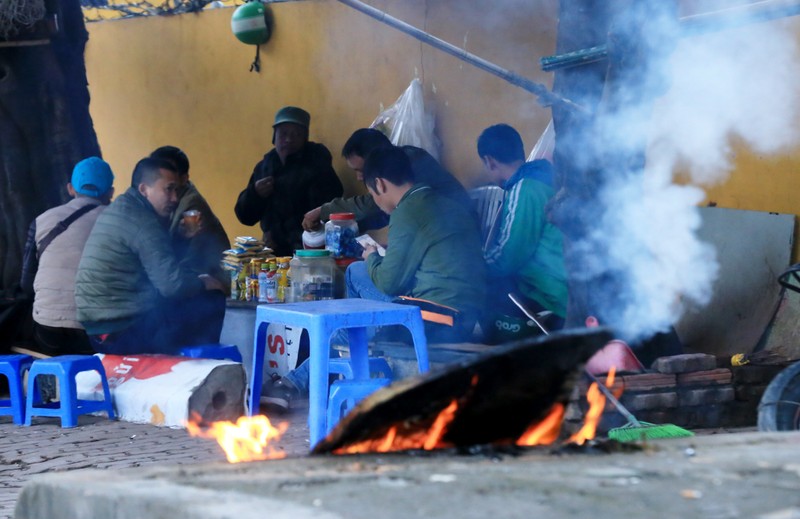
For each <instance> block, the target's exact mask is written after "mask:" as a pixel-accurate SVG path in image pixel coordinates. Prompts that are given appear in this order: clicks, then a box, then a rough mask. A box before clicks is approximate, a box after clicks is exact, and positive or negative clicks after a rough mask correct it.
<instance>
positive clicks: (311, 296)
mask: <svg viewBox="0 0 800 519" xmlns="http://www.w3.org/2000/svg"><path fill="white" fill-rule="evenodd" d="M295 254H296V256H295V258H294V259H292V262H291V267H290V270H291V273H292V274H291V275H292V293H293V294H294V296H295V300H294V301H295V302H300V301H318V300H320V299H333V286H334V279H335V270H336V263H334V261H333V258H332V257H331V253H330V251H327V250H298V251H296V252H295ZM295 259H296V260H298V262H297V263H295Z"/></svg>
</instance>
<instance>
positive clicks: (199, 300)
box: [90, 290, 225, 355]
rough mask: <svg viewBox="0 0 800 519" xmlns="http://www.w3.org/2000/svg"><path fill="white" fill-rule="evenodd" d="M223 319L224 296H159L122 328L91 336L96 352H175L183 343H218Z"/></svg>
mask: <svg viewBox="0 0 800 519" xmlns="http://www.w3.org/2000/svg"><path fill="white" fill-rule="evenodd" d="M224 318H225V295H224V294H223V293H222V292H219V291H217V290H209V291H206V292H203V293H202V294H200V295H197V296H194V297H190V298H185V299H161V300H160V302H159V304H157V305H156V306H155V308H153V309H152V310H150V311H149V312H147V313H145V314H143V315H141V316H139V317H138V318H137V319H136V321H134V323H133V324H132V325H131V326H129V327H128V328H126V329H125V330H122V331H119V332H114V333H111V334H108V335H102V336H101V335H92V336H91V337H90V338H91V340H92V346H93V347H94V349H95V351H97V352H98V353H110V354H113V355H131V354H138V353H163V354H166V355H177V354H178V353H179V351H180V349H181V348H183V347H185V346H196V345H200V344H208V343H218V342H219V336H220V333H221V332H222V321H223V319H224Z"/></svg>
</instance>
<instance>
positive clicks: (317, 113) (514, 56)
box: [86, 0, 800, 261]
mask: <svg viewBox="0 0 800 519" xmlns="http://www.w3.org/2000/svg"><path fill="white" fill-rule="evenodd" d="M369 3H370V4H371V5H373V6H375V7H376V8H378V9H382V10H385V11H387V12H388V13H389V14H391V15H393V16H395V17H397V18H400V19H402V20H404V21H406V22H408V23H410V24H412V25H415V26H417V27H420V28H424V29H425V30H427V31H428V32H430V33H432V34H434V35H435V36H438V37H440V38H442V39H444V40H446V41H448V42H451V43H453V44H455V45H459V46H463V47H464V48H465V49H466V50H467V51H469V52H472V53H474V54H476V55H478V56H481V57H483V58H485V59H487V60H489V61H491V62H494V63H496V64H498V65H499V66H501V67H505V68H508V69H510V70H513V71H515V72H518V73H520V74H521V75H523V76H526V77H529V78H530V79H532V80H534V81H537V82H541V83H545V84H547V85H548V86H549V85H550V84H551V80H552V76H551V75H550V74H548V73H544V72H541V71H540V70H539V67H538V58H539V57H541V56H545V55H549V54H552V53H553V52H554V48H555V31H556V20H555V17H556V2H555V0H552V1H549V0H542V1H538V2H531V1H530V0H475V1H471V2H463V1H461V0H403V1H402V2H400V1H397V0H395V1H390V0H371V1H370V2H369ZM467 5H468V6H469V7H467ZM270 9H271V10H272V13H273V16H274V20H275V26H274V31H273V34H272V38H271V39H270V41H269V42H268V43H267V44H266V45H263V46H262V48H261V65H262V71H261V73H259V74H257V73H251V72H249V71H248V69H249V67H250V63H251V62H252V60H253V57H254V55H255V48H254V47H252V46H247V45H244V44H242V43H240V42H238V41H237V40H236V39H235V38H234V37H233V35H232V34H231V31H230V17H231V15H232V14H233V9H231V8H225V9H215V10H210V11H205V12H202V13H199V14H187V15H179V16H172V17H151V18H145V19H130V20H115V21H103V22H97V23H90V24H89V25H88V30H89V33H90V40H89V44H88V46H87V51H86V59H87V70H88V76H89V83H90V85H89V86H90V89H91V94H92V103H91V112H92V117H93V119H94V123H95V128H96V130H97V134H98V137H99V139H100V145H101V148H102V150H103V155H104V157H105V158H106V160H108V161H109V162H110V164H111V165H112V167H113V168H114V170H115V171H116V173H117V176H118V182H117V185H116V187H117V190H118V192H120V191H121V190H122V189H124V188H125V187H126V185H127V183H128V182H129V179H130V172H131V170H132V168H133V166H134V164H135V163H136V161H137V160H138V159H139V158H141V157H143V156H145V155H146V154H147V153H149V152H150V151H151V150H152V149H154V148H156V147H158V146H161V145H164V144H173V145H176V146H180V147H181V148H183V149H184V150H185V151H186V152H187V153H188V155H189V158H190V160H191V162H192V169H191V175H192V179H193V180H194V182H195V183H196V184H197V185H198V187H199V189H200V191H201V192H202V193H203V194H204V195H205V196H206V198H207V199H208V200H209V202H210V203H211V206H212V208H213V209H214V211H215V212H216V213H217V215H218V216H219V217H220V219H221V220H222V222H223V224H224V226H225V228H226V230H227V231H228V234H229V235H230V236H231V237H233V236H236V235H242V234H254V233H255V234H257V233H259V230H258V229H256V228H252V227H250V228H248V227H245V226H242V225H241V224H239V223H238V221H237V220H236V218H235V216H234V214H233V205H234V203H235V201H236V197H237V195H238V193H239V191H240V190H241V189H242V188H243V187H244V186H245V184H246V182H247V179H248V177H249V175H250V173H251V171H252V168H253V166H254V165H255V163H256V162H257V161H258V160H259V159H260V158H261V156H262V155H263V154H264V153H266V152H267V151H268V150H269V149H270V148H271V145H270V137H271V134H272V129H271V122H272V117H273V115H274V113H275V111H276V110H277V109H278V108H280V107H281V106H283V105H287V104H294V105H299V106H302V107H304V108H306V109H307V110H308V111H309V112H311V114H312V125H311V139H312V140H315V141H317V142H322V143H324V144H326V145H327V146H328V148H329V149H330V150H331V152H332V153H333V155H334V157H335V163H334V167H335V168H336V169H337V171H338V172H339V175H340V177H341V178H342V180H343V182H344V184H345V189H346V191H347V192H349V193H353V192H356V191H358V190H359V186H357V185H356V183H355V182H354V179H353V177H352V174H351V172H349V171H348V170H347V168H346V166H345V164H344V163H343V161H342V160H341V159H340V158H339V152H340V150H341V147H342V145H343V143H344V141H345V140H346V139H347V137H348V136H349V135H350V133H351V132H352V131H353V130H354V129H356V128H359V127H363V126H367V125H369V124H370V123H371V122H372V120H373V119H374V118H375V116H376V115H377V114H378V113H379V110H380V106H381V105H384V106H389V105H390V104H391V103H393V102H394V100H395V99H396V98H397V97H398V96H399V95H400V94H401V93H402V92H403V91H404V90H405V88H406V87H407V86H408V84H409V82H410V81H411V80H412V79H413V78H414V77H415V76H416V77H420V78H421V79H422V80H423V85H424V90H425V95H426V102H427V103H428V108H429V109H430V110H431V111H432V112H433V113H434V114H435V120H436V128H437V133H438V136H439V138H440V139H441V141H442V145H443V147H442V161H443V163H444V165H445V166H446V167H448V168H449V169H450V170H451V171H453V173H454V174H455V175H456V176H457V177H458V178H460V179H461V181H462V182H463V183H464V184H465V185H467V186H471V185H473V184H475V183H476V182H477V174H478V173H479V171H480V163H479V161H478V159H477V157H476V153H475V139H476V138H477V136H478V134H479V133H480V131H481V130H482V129H483V128H484V127H486V126H488V125H490V124H494V123H497V122H507V123H509V124H511V125H513V126H515V127H516V128H517V129H518V130H520V132H521V133H522V135H523V138H524V140H525V144H526V147H527V148H528V149H530V148H531V147H532V146H533V144H534V143H535V142H536V139H537V138H538V136H539V134H540V133H541V132H542V130H543V129H544V127H545V125H546V124H547V122H548V121H549V118H550V111H549V110H548V109H544V108H542V107H540V106H539V105H538V104H537V103H536V100H535V98H534V96H533V95H532V94H529V93H527V92H525V91H523V90H521V89H519V88H517V87H515V86H512V85H510V84H508V83H506V82H504V81H502V80H500V79H498V78H496V77H494V76H492V75H490V74H488V73H486V72H483V71H480V70H478V69H476V68H474V67H473V66H471V65H469V64H467V63H464V62H462V61H460V60H458V59H456V58H454V57H451V56H449V55H447V54H445V53H443V52H441V51H439V50H436V49H433V48H432V47H430V46H427V45H425V44H422V43H419V42H417V41H416V40H414V39H413V38H411V37H410V36H407V35H405V34H402V33H400V32H398V31H397V30H395V29H392V28H390V27H387V26H386V25H383V24H381V23H379V22H377V21H375V20H373V19H371V18H369V17H367V16H365V15H363V14H361V13H359V12H357V11H355V10H353V9H351V8H349V7H347V6H345V5H343V4H340V3H339V2H336V1H335V0H319V1H309V2H289V3H277V4H271V5H270ZM735 151H736V157H735V162H734V163H735V171H734V172H733V174H732V176H731V177H730V179H729V180H728V181H727V182H726V183H724V184H722V185H720V186H716V187H713V188H711V189H710V190H709V191H708V193H709V195H708V199H709V200H711V201H714V202H716V203H717V204H718V205H719V206H721V207H733V208H740V209H751V210H761V211H777V212H786V213H792V214H796V213H798V212H800V208H798V207H797V205H798V204H797V203H796V202H795V200H796V193H800V177H798V176H797V175H795V172H794V170H795V169H796V167H797V166H798V164H799V163H800V151H798V150H793V151H791V152H787V153H786V154H784V155H781V156H775V157H757V156H754V155H753V154H752V153H750V152H748V151H747V150H746V149H743V148H742V147H738V148H736V149H735ZM798 242H800V240H796V241H795V243H796V245H795V247H796V248H795V258H797V257H798V249H797V247H798V246H800V244H798ZM794 261H797V259H795V260H794Z"/></svg>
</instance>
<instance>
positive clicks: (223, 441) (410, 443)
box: [186, 367, 615, 463]
mask: <svg viewBox="0 0 800 519" xmlns="http://www.w3.org/2000/svg"><path fill="white" fill-rule="evenodd" d="M614 376H615V369H614V368H613V367H612V368H611V369H610V370H609V372H608V376H607V378H606V382H605V385H606V387H609V388H610V387H612V386H613V385H614ZM476 383H477V377H476V378H474V379H473V381H472V385H473V386H474V385H475V384H476ZM586 400H587V401H588V402H589V410H588V411H587V412H586V416H585V417H584V424H583V427H581V429H580V430H579V431H578V432H577V433H575V434H573V435H572V436H571V437H570V438H569V439H568V440H567V442H568V443H577V444H578V445H583V444H584V443H585V442H586V441H587V440H591V439H593V438H594V436H595V433H596V432H597V425H598V423H599V422H600V417H601V415H602V414H603V409H604V408H605V403H606V398H605V396H603V394H602V393H601V392H600V390H599V389H598V387H597V383H592V384H591V385H590V386H589V389H588V391H587V393H586ZM458 407H459V406H458V400H457V399H453V400H452V401H451V402H450V404H449V405H448V406H447V407H445V408H444V409H442V410H441V411H440V412H439V414H438V415H437V416H436V419H435V420H434V421H433V424H432V425H431V426H430V428H428V429H427V430H417V431H409V432H406V433H402V432H399V430H400V427H401V425H402V424H394V425H392V426H391V427H390V428H389V430H388V431H387V432H386V433H385V434H384V435H383V436H381V437H377V438H369V439H366V440H363V441H361V442H358V443H353V444H350V445H346V446H344V447H341V448H339V449H337V450H335V451H334V453H336V454H360V453H368V452H393V451H401V450H407V449H423V450H434V449H444V448H448V447H452V445H451V444H449V443H448V442H446V441H444V440H443V438H444V436H445V434H446V433H447V428H448V426H449V425H450V423H451V422H452V421H453V420H454V419H455V417H456V414H457V412H458ZM564 413H565V407H564V405H563V404H561V403H556V404H553V407H552V408H551V409H550V412H549V413H548V414H547V416H546V417H545V418H544V419H542V420H540V421H538V422H536V423H534V424H532V425H531V426H530V427H529V428H528V429H527V430H526V431H525V432H524V433H523V434H522V435H521V436H520V437H519V438H518V439H517V441H516V442H515V443H516V444H517V445H521V446H534V445H550V444H552V443H554V442H555V441H556V440H558V437H559V433H560V432H561V424H562V422H563V420H564ZM198 421H199V420H197V419H195V420H194V421H191V422H189V423H187V424H186V429H187V430H188V431H189V434H191V435H192V436H198V437H201V438H213V439H216V440H217V442H218V443H219V444H220V446H221V447H222V448H223V450H224V451H225V454H226V455H227V457H228V461H229V462H230V463H239V462H242V461H255V460H264V459H276V458H283V457H285V456H286V453H284V452H282V451H278V450H276V449H275V448H274V447H273V446H272V445H271V444H274V442H277V441H279V440H280V438H281V436H282V435H283V433H284V432H286V429H287V428H288V424H287V423H285V422H284V423H280V424H278V427H274V426H273V425H272V424H271V423H270V421H269V419H268V418H267V417H266V416H263V415H261V416H252V417H249V416H243V417H241V418H239V419H238V420H237V421H236V424H233V423H231V422H214V423H213V424H211V426H210V427H209V428H208V429H205V430H203V429H202V428H201V427H200V425H199V424H198V423H197V422H198Z"/></svg>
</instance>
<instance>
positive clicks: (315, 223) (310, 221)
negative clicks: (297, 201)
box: [303, 206, 322, 231]
mask: <svg viewBox="0 0 800 519" xmlns="http://www.w3.org/2000/svg"><path fill="white" fill-rule="evenodd" d="M321 213H322V207H321V206H320V207H317V208H316V209H312V210H310V211H309V212H307V213H306V214H305V215H303V229H304V230H306V231H314V230H317V229H319V228H320V227H322V222H320V221H319V215H320V214H321Z"/></svg>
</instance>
